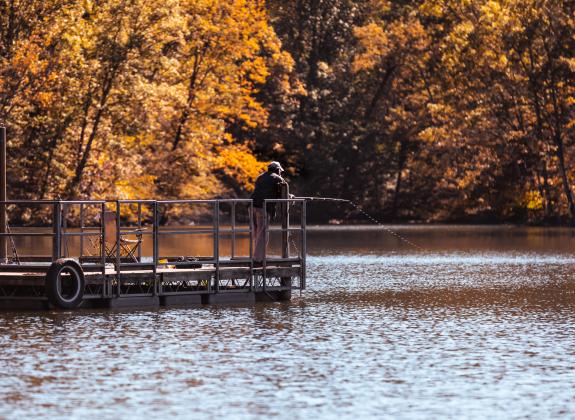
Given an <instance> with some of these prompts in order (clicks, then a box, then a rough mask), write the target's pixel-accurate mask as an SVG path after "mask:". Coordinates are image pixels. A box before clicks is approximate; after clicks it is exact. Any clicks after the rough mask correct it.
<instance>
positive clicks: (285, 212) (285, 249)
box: [280, 184, 289, 258]
mask: <svg viewBox="0 0 575 420" xmlns="http://www.w3.org/2000/svg"><path fill="white" fill-rule="evenodd" d="M281 198H282V200H289V185H288V184H282V187H281ZM280 216H281V218H282V258H289V203H288V202H287V201H284V202H282V203H281V204H280Z"/></svg>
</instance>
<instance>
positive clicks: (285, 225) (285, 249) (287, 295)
mask: <svg viewBox="0 0 575 420" xmlns="http://www.w3.org/2000/svg"><path fill="white" fill-rule="evenodd" d="M281 197H282V199H283V200H289V185H288V184H287V183H286V184H282V188H281ZM289 207H290V206H289V202H288V201H283V202H282V203H281V204H280V211H281V213H280V215H281V218H282V258H289V235H290V232H289ZM280 285H281V286H282V287H289V290H282V291H281V292H280V297H279V299H280V300H290V299H291V286H292V279H291V277H280Z"/></svg>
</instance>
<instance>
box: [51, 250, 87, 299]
mask: <svg viewBox="0 0 575 420" xmlns="http://www.w3.org/2000/svg"><path fill="white" fill-rule="evenodd" d="M62 274H67V275H66V276H65V277H62ZM46 295H47V296H48V300H49V301H50V303H51V304H53V305H54V306H56V307H58V308H61V309H74V308H76V307H78V305H80V303H82V299H83V298H84V270H82V266H81V265H80V264H79V263H78V262H77V261H75V260H73V259H71V258H61V259H59V260H56V261H54V262H53V263H52V265H51V266H50V268H49V269H48V272H47V273H46Z"/></svg>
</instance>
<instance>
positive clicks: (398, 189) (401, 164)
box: [391, 139, 407, 219]
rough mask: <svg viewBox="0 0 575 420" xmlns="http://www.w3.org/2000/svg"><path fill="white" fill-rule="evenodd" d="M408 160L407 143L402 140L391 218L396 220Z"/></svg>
mask: <svg viewBox="0 0 575 420" xmlns="http://www.w3.org/2000/svg"><path fill="white" fill-rule="evenodd" d="M406 158H407V141H406V140H405V139H401V140H400V142H399V160H398V165H397V178H396V179H395V192H394V194H393V205H392V208H391V217H392V218H394V219H395V217H396V216H397V207H398V204H399V194H400V193H401V180H402V179H401V178H402V172H403V169H404V168H405V161H406Z"/></svg>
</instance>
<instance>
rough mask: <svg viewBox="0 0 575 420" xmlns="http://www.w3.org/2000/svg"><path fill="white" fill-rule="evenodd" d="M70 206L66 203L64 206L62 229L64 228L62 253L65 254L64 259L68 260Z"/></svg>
mask: <svg viewBox="0 0 575 420" xmlns="http://www.w3.org/2000/svg"><path fill="white" fill-rule="evenodd" d="M68 208H69V207H68V204H66V203H64V204H63V205H62V227H63V234H64V235H63V236H62V242H63V243H64V245H63V247H62V248H63V249H62V252H63V253H64V258H68V235H67V233H68Z"/></svg>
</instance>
